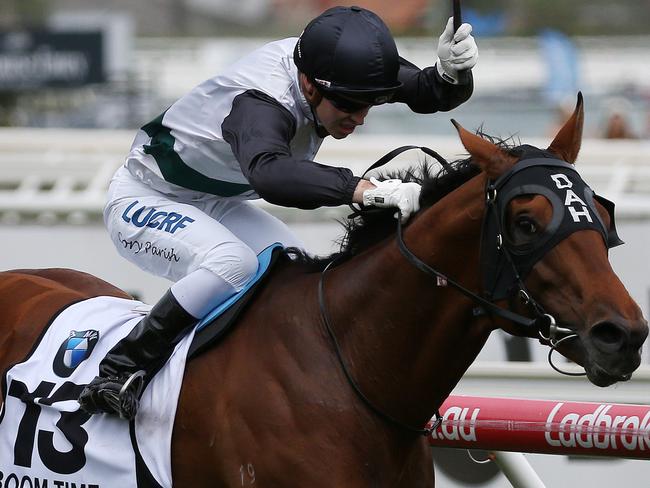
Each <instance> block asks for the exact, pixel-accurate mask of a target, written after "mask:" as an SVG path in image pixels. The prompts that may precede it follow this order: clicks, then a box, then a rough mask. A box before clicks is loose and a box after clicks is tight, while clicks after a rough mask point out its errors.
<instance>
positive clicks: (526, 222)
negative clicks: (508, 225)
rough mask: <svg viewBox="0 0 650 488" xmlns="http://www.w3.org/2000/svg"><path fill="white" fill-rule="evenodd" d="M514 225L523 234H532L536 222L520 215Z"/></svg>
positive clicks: (535, 229) (534, 231) (535, 230)
mask: <svg viewBox="0 0 650 488" xmlns="http://www.w3.org/2000/svg"><path fill="white" fill-rule="evenodd" d="M516 225H517V228H518V229H519V230H521V231H522V232H523V233H524V234H527V235H533V234H535V233H536V232H537V224H536V223H535V222H534V221H533V220H532V219H530V218H529V217H520V218H519V219H517V224H516Z"/></svg>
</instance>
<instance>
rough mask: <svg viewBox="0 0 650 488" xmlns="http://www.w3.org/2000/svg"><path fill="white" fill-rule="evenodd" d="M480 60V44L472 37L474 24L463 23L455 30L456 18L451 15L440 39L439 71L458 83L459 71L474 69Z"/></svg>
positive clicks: (443, 75) (441, 74)
mask: <svg viewBox="0 0 650 488" xmlns="http://www.w3.org/2000/svg"><path fill="white" fill-rule="evenodd" d="M477 61H478V46H477V45H476V41H475V40H474V37H472V26H471V25H470V24H461V26H460V27H459V28H458V30H457V31H456V32H454V19H453V17H450V18H449V20H448V21H447V25H446V27H445V30H444V32H443V33H442V34H441V35H440V40H439V41H438V62H437V63H436V68H437V69H438V73H439V74H440V76H442V77H443V78H444V79H445V80H446V81H449V82H450V83H454V84H456V83H458V72H459V71H463V70H467V69H472V68H473V67H474V65H475V64H476V62H477Z"/></svg>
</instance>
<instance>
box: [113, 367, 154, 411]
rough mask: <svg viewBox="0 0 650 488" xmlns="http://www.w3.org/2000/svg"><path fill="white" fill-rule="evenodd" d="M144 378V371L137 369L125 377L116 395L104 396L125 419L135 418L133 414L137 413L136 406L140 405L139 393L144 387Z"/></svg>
mask: <svg viewBox="0 0 650 488" xmlns="http://www.w3.org/2000/svg"><path fill="white" fill-rule="evenodd" d="M144 378H145V372H144V371H143V370H140V371H137V372H135V373H133V374H132V375H131V376H129V377H128V378H127V380H126V381H125V382H124V385H122V388H120V391H119V393H118V394H117V397H115V396H114V395H109V396H107V397H106V402H107V403H108V404H110V405H111V407H112V408H113V410H114V411H115V413H117V414H118V415H119V416H120V418H122V419H125V420H133V419H134V418H135V414H136V413H138V407H139V406H140V395H141V394H142V390H143V388H144ZM107 393H108V392H107ZM111 393H113V392H111ZM109 397H111V398H109Z"/></svg>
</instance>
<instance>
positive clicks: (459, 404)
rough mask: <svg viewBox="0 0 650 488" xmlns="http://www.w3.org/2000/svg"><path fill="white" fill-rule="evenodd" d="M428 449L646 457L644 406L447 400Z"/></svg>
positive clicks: (648, 411)
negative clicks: (441, 420) (440, 420)
mask: <svg viewBox="0 0 650 488" xmlns="http://www.w3.org/2000/svg"><path fill="white" fill-rule="evenodd" d="M440 413H441V415H442V417H443V422H442V424H441V425H440V426H439V427H438V428H437V429H436V430H435V432H433V434H432V435H431V436H430V443H431V444H432V445H434V446H443V447H444V446H446V447H459V448H466V449H486V450H494V451H517V452H533V453H547V454H572V455H575V454H581V455H590V456H594V455H595V456H615V457H626V458H639V459H650V406H647V405H626V404H614V403H606V402H603V403H590V402H569V401H549V400H526V399H517V398H487V397H472V396H450V397H449V398H448V399H447V400H446V401H445V403H444V404H443V406H442V408H441V409H440Z"/></svg>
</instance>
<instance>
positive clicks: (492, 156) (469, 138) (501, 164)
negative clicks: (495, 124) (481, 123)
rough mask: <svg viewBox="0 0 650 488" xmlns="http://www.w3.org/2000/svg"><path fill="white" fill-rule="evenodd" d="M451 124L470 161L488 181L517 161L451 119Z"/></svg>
mask: <svg viewBox="0 0 650 488" xmlns="http://www.w3.org/2000/svg"><path fill="white" fill-rule="evenodd" d="M451 123H452V124H454V127H456V130H457V131H458V135H459V137H460V140H461V142H462V143H463V146H465V149H467V152H469V154H470V156H472V160H473V161H474V162H475V163H476V164H478V165H479V166H480V167H481V169H482V170H483V171H484V172H485V173H486V174H487V175H488V177H489V178H490V179H492V180H495V179H497V178H498V177H499V176H501V175H502V174H503V173H505V172H506V171H507V170H509V169H510V168H511V167H512V165H514V164H515V162H516V161H517V159H516V158H514V157H513V156H510V155H509V154H508V153H506V152H505V151H504V150H503V149H501V148H500V147H499V146H497V145H496V144H493V143H491V142H490V141H488V140H487V139H483V138H482V137H480V136H477V135H476V134H472V133H471V132H469V131H468V130H466V129H464V128H463V127H462V126H461V125H460V124H459V123H458V122H456V121H455V120H454V119H451Z"/></svg>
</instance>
